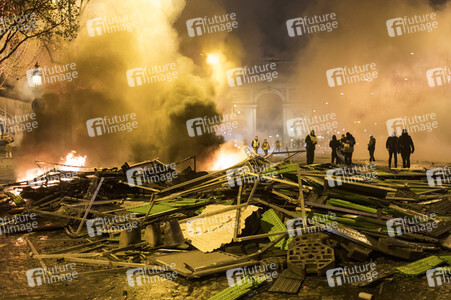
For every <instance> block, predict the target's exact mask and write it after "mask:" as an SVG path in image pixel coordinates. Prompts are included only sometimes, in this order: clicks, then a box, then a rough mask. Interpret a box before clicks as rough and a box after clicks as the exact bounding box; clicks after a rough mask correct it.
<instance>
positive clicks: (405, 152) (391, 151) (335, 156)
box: [252, 129, 415, 168]
mask: <svg viewBox="0 0 451 300" xmlns="http://www.w3.org/2000/svg"><path fill="white" fill-rule="evenodd" d="M317 144H318V138H317V136H316V135H315V131H314V130H312V131H310V134H308V135H307V136H306V137H305V145H306V147H305V148H306V151H307V164H313V161H314V159H315V148H316V145H317ZM355 144H356V140H355V138H354V136H353V135H352V134H351V133H349V132H346V134H342V135H341V138H340V139H337V136H336V135H333V136H332V140H331V141H330V142H329V147H330V148H331V149H332V153H331V154H332V161H331V163H332V164H340V163H344V164H346V165H352V154H353V153H354V146H355ZM281 146H282V143H281V142H280V141H279V140H277V141H276V142H275V151H276V152H279V151H280V147H281ZM385 146H386V148H387V151H388V155H389V156H388V167H389V168H391V165H392V160H393V161H394V167H395V168H397V167H398V153H400V154H401V157H402V167H403V168H410V155H411V154H412V153H413V152H414V151H415V147H414V145H413V141H412V137H411V136H410V135H409V134H408V133H407V130H406V129H403V130H402V134H401V136H400V137H399V138H398V137H397V136H396V134H395V133H393V134H392V135H391V136H389V137H388V139H387V142H386V144H385ZM252 148H254V151H255V153H258V149H259V148H260V141H259V140H258V136H256V137H255V138H254V139H253V140H252ZM261 148H262V150H263V152H264V153H265V156H266V155H268V151H269V149H271V147H270V145H269V143H268V141H267V140H266V139H265V140H264V141H263V143H262V145H261ZM368 151H369V155H370V162H373V161H376V159H375V158H374V152H375V151H376V139H375V138H374V136H372V135H370V140H369V142H368ZM339 154H342V155H339ZM340 156H342V157H343V158H344V159H340Z"/></svg>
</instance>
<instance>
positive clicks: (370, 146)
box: [368, 135, 376, 162]
mask: <svg viewBox="0 0 451 300" xmlns="http://www.w3.org/2000/svg"><path fill="white" fill-rule="evenodd" d="M375 150H376V139H375V138H374V136H372V135H370V141H369V142H368V151H369V152H370V162H372V161H376V159H375V158H374V151H375Z"/></svg>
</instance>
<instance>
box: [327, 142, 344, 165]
mask: <svg viewBox="0 0 451 300" xmlns="http://www.w3.org/2000/svg"><path fill="white" fill-rule="evenodd" d="M329 147H330V148H331V149H332V162H331V163H332V164H334V161H335V163H336V164H337V165H338V164H339V162H340V161H339V158H338V154H337V151H338V148H340V147H341V143H340V141H339V140H337V137H336V136H335V135H333V136H332V140H331V141H330V142H329Z"/></svg>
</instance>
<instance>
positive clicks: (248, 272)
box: [226, 263, 278, 287]
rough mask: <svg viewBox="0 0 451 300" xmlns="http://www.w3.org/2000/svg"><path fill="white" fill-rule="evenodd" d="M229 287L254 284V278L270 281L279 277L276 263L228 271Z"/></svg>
mask: <svg viewBox="0 0 451 300" xmlns="http://www.w3.org/2000/svg"><path fill="white" fill-rule="evenodd" d="M226 277H227V282H228V284H229V286H231V287H232V286H240V285H243V284H244V283H247V282H253V281H252V280H253V278H252V277H254V278H256V277H259V278H262V279H265V280H268V281H272V280H273V279H275V278H277V277H278V273H277V266H276V264H275V263H271V264H265V265H263V266H262V265H257V266H253V267H247V266H246V267H242V268H234V269H230V270H227V271H226Z"/></svg>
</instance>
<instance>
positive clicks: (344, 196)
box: [4, 152, 451, 299]
mask: <svg viewBox="0 0 451 300" xmlns="http://www.w3.org/2000/svg"><path fill="white" fill-rule="evenodd" d="M297 153H298V152H296V153H294V154H293V155H291V156H288V157H286V158H285V159H281V160H280V161H277V162H271V161H270V160H269V158H268V157H266V158H264V157H261V156H258V155H253V154H251V153H250V152H249V154H248V155H249V158H248V159H246V160H245V161H243V162H240V163H239V164H236V165H234V166H232V167H230V168H227V169H225V170H221V171H215V172H210V173H207V172H195V171H194V170H192V169H191V168H190V167H188V168H186V169H185V170H184V171H182V172H179V173H177V171H176V165H166V164H164V163H162V162H161V161H159V160H158V159H154V160H151V161H146V162H142V163H139V164H136V165H132V166H130V165H128V164H127V163H126V164H124V165H123V166H122V168H120V169H118V168H114V169H103V170H96V169H93V170H84V171H80V170H78V171H63V170H58V169H57V168H55V169H53V170H52V171H50V172H48V173H45V174H43V175H41V176H40V177H38V178H35V179H33V180H32V181H31V182H32V183H33V184H30V182H18V183H14V184H10V185H8V186H6V187H5V190H4V192H5V194H7V195H8V196H9V197H10V198H11V199H12V200H14V201H15V202H16V203H17V204H18V205H19V206H18V208H16V209H15V211H14V213H18V212H21V213H22V214H29V213H35V214H37V215H39V216H42V217H50V218H56V219H59V220H64V228H65V230H66V232H67V234H68V235H70V236H71V237H74V238H80V241H83V242H80V243H79V244H78V245H77V246H74V247H70V248H67V249H62V250H58V251H55V252H53V253H50V254H38V253H37V252H36V250H33V252H34V257H35V258H37V259H39V260H40V261H41V262H42V259H50V258H53V259H65V260H67V261H73V262H78V263H86V264H94V265H103V266H105V267H107V268H109V269H111V268H118V267H121V268H123V267H129V268H152V267H154V266H160V268H161V267H162V266H168V265H171V266H172V268H173V270H169V271H175V272H177V273H178V274H180V275H182V276H184V277H186V278H201V277H204V276H208V275H212V274H219V275H220V274H223V275H226V272H230V271H231V270H241V271H240V272H241V275H242V276H241V277H242V278H241V281H240V283H239V284H231V287H230V288H227V289H226V290H224V291H222V292H221V293H219V294H218V295H216V296H214V297H213V298H214V299H235V298H237V297H240V296H242V295H244V294H246V293H248V292H250V291H251V290H253V289H257V288H259V287H260V288H261V286H265V285H266V289H267V288H268V285H269V284H270V283H269V281H271V280H269V279H270V278H269V277H271V275H270V274H271V272H275V273H277V274H278V276H277V277H278V279H277V280H274V281H271V283H272V285H271V287H270V288H269V291H271V292H283V293H297V292H298V291H299V289H300V287H301V285H302V282H303V280H304V278H305V276H307V275H310V274H315V275H324V274H325V273H326V272H327V271H328V270H330V269H332V268H334V267H337V266H340V265H341V266H342V265H349V264H353V263H356V262H366V261H371V260H372V259H374V257H377V256H381V255H386V256H391V257H396V258H400V259H403V260H408V261H415V260H418V261H417V262H414V263H413V264H410V265H407V266H404V267H401V268H398V269H395V268H394V267H393V268H392V269H390V270H385V271H384V272H378V274H377V276H373V277H371V276H368V278H367V279H368V280H366V281H365V282H364V283H362V282H358V283H355V284H356V285H360V286H362V285H368V284H371V283H373V282H375V281H377V280H380V279H381V278H384V277H387V276H390V275H392V274H393V273H394V272H401V273H404V274H408V275H420V274H423V273H425V272H426V271H427V270H428V269H430V268H432V267H434V266H438V265H441V264H449V263H450V261H451V256H449V255H448V256H447V255H445V254H444V253H446V252H448V250H449V249H450V248H451V236H450V229H451V218H450V217H449V216H450V213H451V199H450V192H449V187H450V185H449V184H440V185H437V186H433V185H431V184H430V183H429V184H428V181H427V179H428V178H427V176H426V170H392V171H390V172H383V171H379V170H376V169H375V167H374V166H373V165H370V166H369V167H361V168H357V167H354V168H346V167H342V168H338V167H337V166H333V165H330V164H322V165H319V164H317V165H306V166H302V165H300V164H299V163H293V161H292V159H293V157H294V156H295V155H296V154H297ZM271 159H272V160H274V158H273V157H272V158H271ZM67 172H72V174H71V175H70V180H64V179H65V178H67V177H68V176H67ZM174 172H175V173H174ZM171 174H172V175H173V176H170V175H171ZM152 178H153V179H152ZM158 178H159V179H162V180H157V179H158ZM429 179H430V178H429ZM30 185H31V186H30ZM14 191H20V193H18V192H14ZM24 199H25V200H24ZM20 205H22V207H20ZM88 235H89V236H90V239H86V240H85V239H81V238H86V237H87V236H88ZM84 241H87V242H84ZM30 246H31V247H32V249H33V248H34V247H33V246H32V245H31V243H30ZM168 253H169V254H168ZM174 253H175V254H174ZM42 263H43V262H42ZM256 265H258V266H260V267H259V269H260V270H262V272H260V273H261V274H260V275H256V274H254V275H248V274H244V273H243V270H245V269H243V268H245V267H247V268H250V267H251V266H256ZM267 266H271V272H267V271H268V267H267ZM369 271H371V270H369ZM257 273H258V272H257ZM243 277H244V278H246V279H247V280H244V279H243ZM235 283H236V282H235Z"/></svg>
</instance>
